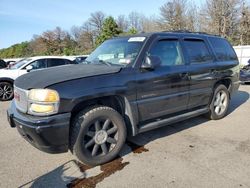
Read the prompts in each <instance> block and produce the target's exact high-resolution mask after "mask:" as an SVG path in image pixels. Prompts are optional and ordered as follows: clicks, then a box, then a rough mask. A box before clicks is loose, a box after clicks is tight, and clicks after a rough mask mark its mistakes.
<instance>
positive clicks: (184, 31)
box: [162, 30, 220, 36]
mask: <svg viewBox="0 0 250 188" xmlns="http://www.w3.org/2000/svg"><path fill="white" fill-rule="evenodd" d="M162 32H171V33H193V34H203V35H213V36H220V35H216V34H210V33H206V32H201V31H198V32H197V31H189V30H169V31H162Z"/></svg>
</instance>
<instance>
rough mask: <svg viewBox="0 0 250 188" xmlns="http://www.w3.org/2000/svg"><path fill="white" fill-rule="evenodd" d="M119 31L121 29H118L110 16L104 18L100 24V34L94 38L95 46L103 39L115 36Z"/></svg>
mask: <svg viewBox="0 0 250 188" xmlns="http://www.w3.org/2000/svg"><path fill="white" fill-rule="evenodd" d="M120 33H122V31H121V30H120V29H119V27H118V25H117V23H116V22H115V19H114V18H113V17H111V16H110V17H108V18H106V19H105V20H104V23H103V26H102V30H101V34H100V35H99V36H98V37H97V39H96V46H99V45H100V44H101V43H103V42H104V41H105V40H107V39H110V38H112V37H114V36H117V35H119V34H120Z"/></svg>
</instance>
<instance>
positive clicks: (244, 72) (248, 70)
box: [240, 59, 250, 83]
mask: <svg viewBox="0 0 250 188" xmlns="http://www.w3.org/2000/svg"><path fill="white" fill-rule="evenodd" d="M240 80H241V81H242V82H244V83H249V82H250V59H249V60H248V65H245V66H244V67H243V68H242V69H241V70H240Z"/></svg>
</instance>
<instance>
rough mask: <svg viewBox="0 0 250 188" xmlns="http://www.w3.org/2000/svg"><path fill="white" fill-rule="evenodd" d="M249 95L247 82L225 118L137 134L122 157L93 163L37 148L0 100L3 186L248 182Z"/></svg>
mask: <svg viewBox="0 0 250 188" xmlns="http://www.w3.org/2000/svg"><path fill="white" fill-rule="evenodd" d="M249 95H250V85H243V86H241V87H240V90H239V92H238V93H237V94H236V95H235V96H233V98H232V102H231V105H230V112H229V115H228V116H227V117H226V118H224V119H222V120H219V121H208V120H207V119H205V118H203V117H197V118H193V119H191V120H188V121H185V122H180V123H177V124H173V125H171V126H166V127H164V128H161V129H157V130H154V131H150V132H147V133H144V134H141V135H138V136H136V137H134V138H132V139H130V141H129V142H128V144H127V145H126V146H125V147H124V149H123V151H122V153H121V157H120V158H117V159H116V160H114V161H113V162H111V163H109V164H106V165H102V166H98V167H95V168H89V167H86V166H82V165H81V166H79V165H78V164H77V162H76V161H75V160H74V158H73V157H72V156H71V155H70V153H66V154H57V155H51V154H46V153H43V152H40V151H39V150H37V149H35V148H33V147H32V146H31V145H29V144H28V143H27V142H26V141H25V140H24V139H22V138H21V136H19V134H18V133H17V130H16V129H12V128H10V127H9V125H8V123H7V118H6V109H7V108H8V105H9V102H6V103H0V122H1V124H0V187H66V186H67V185H68V187H95V186H96V187H130V188H131V187H155V188H156V187H185V188H186V187H199V188H200V187H209V188H210V187H219V188H221V187H250V115H249V114H250V99H249Z"/></svg>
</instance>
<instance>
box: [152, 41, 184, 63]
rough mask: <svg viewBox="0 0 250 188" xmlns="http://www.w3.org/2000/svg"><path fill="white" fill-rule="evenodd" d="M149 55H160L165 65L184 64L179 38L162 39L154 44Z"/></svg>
mask: <svg viewBox="0 0 250 188" xmlns="http://www.w3.org/2000/svg"><path fill="white" fill-rule="evenodd" d="M149 55H153V56H158V57H159V58H160V59H161V62H162V65H163V66H173V65H182V64H184V63H183V59H182V54H181V47H180V43H179V41H178V40H160V41H158V42H157V43H155V44H154V45H153V47H152V48H151V49H150V51H149Z"/></svg>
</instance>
